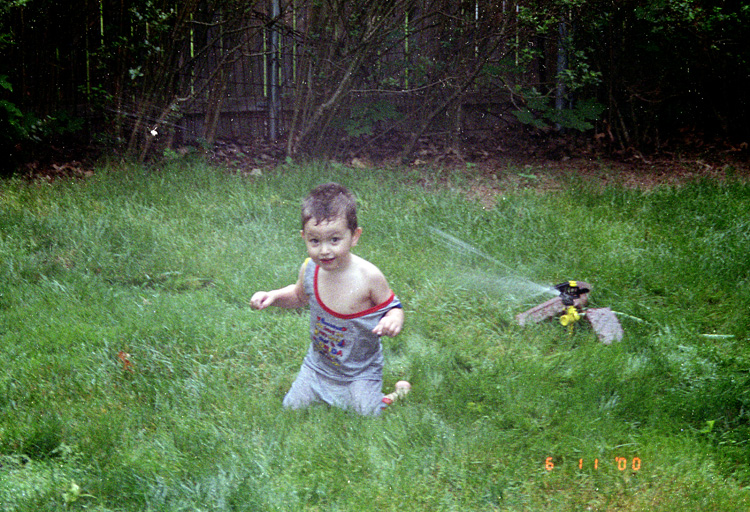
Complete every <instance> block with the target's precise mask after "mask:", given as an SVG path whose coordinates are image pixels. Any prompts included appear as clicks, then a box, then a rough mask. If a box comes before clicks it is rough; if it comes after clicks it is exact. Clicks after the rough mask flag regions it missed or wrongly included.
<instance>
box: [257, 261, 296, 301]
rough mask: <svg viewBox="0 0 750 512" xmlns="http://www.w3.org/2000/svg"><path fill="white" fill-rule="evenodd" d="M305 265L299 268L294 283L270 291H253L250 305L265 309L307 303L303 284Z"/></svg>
mask: <svg viewBox="0 0 750 512" xmlns="http://www.w3.org/2000/svg"><path fill="white" fill-rule="evenodd" d="M305 266H306V263H305V264H303V265H302V268H300V270H299V277H298V278H297V282H296V283H294V284H290V285H289V286H285V287H284V288H279V289H278V290H271V291H270V292H265V291H261V292H255V293H254V294H253V296H252V298H251V299H250V306H251V307H252V308H253V309H265V308H267V307H268V306H276V307H280V308H290V309H293V308H301V307H302V306H305V305H307V295H306V294H305V287H304V285H303V280H304V278H305Z"/></svg>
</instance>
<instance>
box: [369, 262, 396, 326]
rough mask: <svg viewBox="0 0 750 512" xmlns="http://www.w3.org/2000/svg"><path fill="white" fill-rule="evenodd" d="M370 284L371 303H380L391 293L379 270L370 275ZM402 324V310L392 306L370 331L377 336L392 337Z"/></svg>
mask: <svg viewBox="0 0 750 512" xmlns="http://www.w3.org/2000/svg"><path fill="white" fill-rule="evenodd" d="M371 286H372V288H371V291H370V297H371V299H372V302H373V304H382V303H383V302H385V301H387V300H388V298H389V297H390V296H391V294H392V293H393V291H392V290H391V287H390V286H388V281H386V279H385V276H384V275H383V274H382V273H381V272H380V271H378V272H377V273H376V274H375V275H374V276H372V281H371ZM403 326H404V310H403V309H402V308H393V309H391V310H389V311H388V312H387V313H386V314H385V315H383V318H381V319H380V322H378V325H376V326H375V329H373V330H372V332H373V333H375V334H377V335H378V336H390V337H394V336H397V335H398V333H400V332H401V329H402V328H403Z"/></svg>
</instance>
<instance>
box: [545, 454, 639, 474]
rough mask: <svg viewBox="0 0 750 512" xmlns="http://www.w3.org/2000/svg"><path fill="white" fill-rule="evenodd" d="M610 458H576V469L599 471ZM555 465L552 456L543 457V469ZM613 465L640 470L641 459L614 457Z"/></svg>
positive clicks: (548, 468)
mask: <svg viewBox="0 0 750 512" xmlns="http://www.w3.org/2000/svg"><path fill="white" fill-rule="evenodd" d="M610 461H611V459H602V460H601V461H600V460H599V459H598V458H596V459H594V460H593V461H592V460H590V459H578V469H581V470H583V469H593V470H594V471H599V469H600V467H601V466H602V465H604V464H607V463H608V462H610ZM556 467H557V463H556V462H555V458H554V457H547V458H546V459H544V469H546V470H547V471H554V470H555V469H556ZM614 467H616V468H617V469H618V470H619V471H627V470H628V469H629V470H631V471H640V470H641V467H642V461H641V458H640V457H632V458H627V457H615V458H614Z"/></svg>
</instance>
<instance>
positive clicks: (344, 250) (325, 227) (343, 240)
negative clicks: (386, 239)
mask: <svg viewBox="0 0 750 512" xmlns="http://www.w3.org/2000/svg"><path fill="white" fill-rule="evenodd" d="M301 233H302V238H304V239H305V245H306V246H307V255H308V256H310V258H312V260H313V261H314V262H315V263H316V264H317V265H319V266H320V267H322V268H323V270H340V269H343V268H345V267H346V266H347V265H348V264H349V261H350V255H351V252H350V251H351V248H352V247H354V246H355V245H357V242H358V241H359V236H360V235H361V234H362V228H357V229H355V230H354V231H351V230H350V229H349V228H348V227H347V224H346V219H344V218H343V217H336V218H334V219H332V220H324V221H321V222H318V221H317V219H310V220H308V221H307V223H305V229H303V230H302V232H301Z"/></svg>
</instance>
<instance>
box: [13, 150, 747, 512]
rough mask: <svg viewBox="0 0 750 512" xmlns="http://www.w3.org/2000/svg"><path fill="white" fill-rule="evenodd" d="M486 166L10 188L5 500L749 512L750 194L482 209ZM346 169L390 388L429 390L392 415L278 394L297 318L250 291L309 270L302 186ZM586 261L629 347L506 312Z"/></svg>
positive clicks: (531, 196)
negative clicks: (403, 382) (388, 314)
mask: <svg viewBox="0 0 750 512" xmlns="http://www.w3.org/2000/svg"><path fill="white" fill-rule="evenodd" d="M506 172H508V173H513V172H514V170H513V169H508V170H506ZM515 172H521V171H520V170H518V171H515ZM522 172H523V173H525V174H526V175H528V174H529V173H530V172H540V173H541V172H543V170H541V169H537V170H533V169H532V170H531V171H530V170H529V169H524V170H523V171H522ZM477 179H479V177H477V176H472V169H467V170H466V171H465V172H452V173H448V172H445V171H443V172H441V171H438V170H434V171H427V170H421V171H419V172H410V171H408V170H407V171H405V172H403V173H396V172H392V171H391V172H386V171H378V170H356V171H355V170H351V169H348V168H345V167H342V166H329V165H322V164H321V165H317V166H316V165H309V166H305V167H299V166H291V165H290V166H286V167H282V168H279V169H277V170H274V171H270V172H267V173H266V174H265V175H264V176H263V177H254V178H249V177H239V176H231V175H228V174H226V173H223V172H221V171H219V170H215V169H211V168H209V167H206V166H205V165H203V164H201V163H190V162H177V163H174V164H172V165H171V166H169V167H167V168H164V169H162V170H160V171H153V170H147V169H144V168H140V167H136V166H126V165H111V166H108V165H102V167H101V169H99V171H98V172H97V174H96V175H95V177H93V178H90V179H89V180H87V181H76V182H55V183H53V184H48V183H28V182H24V181H21V180H6V181H3V182H0V361H1V362H2V367H0V510H3V511H5V510H8V511H10V510H13V511H15V510H18V511H34V512H37V511H45V510H50V511H51V510H98V511H146V510H148V511H170V512H171V511H183V510H184V511H198V510H202V511H221V510H236V511H240V510H248V511H264V510H279V511H287V510H290V511H294V510H326V511H329V510H340V511H369V510H373V511H374V510H377V511H388V510H393V511H413V510H425V511H434V510H460V511H466V510H507V511H521V510H531V511H535V510H559V511H567V510H582V511H583V510H586V511H589V510H593V511H603V510H617V511H636V510H643V511H673V510H680V511H685V510H695V511H704V510H712V511H736V510H748V509H750V446H748V438H749V436H750V373H748V370H749V368H750V347H748V340H750V256H749V255H750V186H748V185H747V184H744V183H742V182H739V181H729V182H725V183H715V182H706V181H702V182H694V183H691V184H687V185H684V186H681V187H678V188H667V187H664V188H657V189H654V190H651V191H647V192H645V191H636V190H629V189H624V188H608V189H606V190H593V189H591V190H590V189H587V188H586V186H585V185H581V184H578V185H575V184H573V182H572V180H571V186H570V188H569V189H567V190H565V191H558V192H554V193H552V192H547V193H543V192H538V191H534V190H521V189H517V190H511V191H508V192H506V193H505V194H504V195H502V196H499V197H497V204H496V206H494V207H493V208H486V207H483V206H482V205H481V204H479V203H477V202H473V201H471V200H468V199H466V196H467V194H466V191H467V190H468V188H469V187H470V186H471V185H472V184H475V183H476V180H477ZM327 180H337V181H340V182H342V183H344V184H346V185H348V186H350V188H352V189H353V190H354V191H355V192H356V194H357V195H358V198H359V202H360V222H361V224H362V226H363V228H364V233H363V236H362V239H361V241H360V245H359V246H358V247H357V249H356V252H357V254H359V255H361V256H363V257H365V258H367V259H369V260H371V261H372V262H374V263H375V264H377V265H378V266H379V267H380V268H381V269H382V270H383V272H384V273H385V274H386V276H387V277H388V278H389V280H390V283H391V286H392V287H393V288H394V290H395V291H396V293H398V295H399V296H400V298H401V299H402V301H403V302H404V304H405V307H406V313H407V322H406V326H405V329H404V332H403V333H402V334H401V335H400V336H399V337H397V338H395V339H384V346H385V351H386V370H385V385H386V390H387V391H389V390H391V389H392V386H393V384H394V383H395V382H396V381H397V380H400V379H408V380H409V381H411V383H412V385H413V391H412V393H411V394H410V395H409V396H408V398H407V399H406V400H405V401H404V402H400V403H398V404H396V405H394V406H393V407H391V408H389V409H388V410H387V411H386V412H385V413H384V414H383V416H382V417H380V418H377V419H372V418H362V417H358V416H355V415H353V414H349V413H346V412H342V411H340V410H337V409H329V408H326V407H313V408H311V409H309V410H306V411H298V412H290V411H284V410H282V409H281V399H282V397H283V396H284V393H285V392H286V390H287V389H288V387H289V385H290V384H291V382H292V381H293V379H294V377H295V374H296V372H297V370H298V368H299V365H300V363H301V361H302V358H303V355H304V353H305V351H306V348H307V343H308V342H307V340H306V329H307V316H306V312H305V311H288V310H278V309H273V310H267V311H263V312H256V311H252V310H251V309H250V307H249V305H248V300H249V297H250V296H251V294H252V293H253V292H254V291H256V290H258V289H269V288H272V287H278V286H281V285H285V284H288V283H290V282H292V281H293V280H294V279H295V277H296V274H297V270H298V268H299V265H300V264H301V262H302V260H303V258H304V257H305V251H304V246H303V243H302V240H301V238H300V237H299V234H298V231H299V203H300V199H301V198H302V197H303V196H304V195H305V194H306V193H307V191H308V190H309V189H310V188H311V187H313V186H314V185H317V184H319V183H321V182H323V181H327ZM425 182H431V183H440V186H432V187H425V186H424V183H425ZM437 230H439V231H437ZM440 232H442V233H447V234H450V235H451V236H454V237H457V238H458V239H460V240H461V241H463V243H448V242H447V239H446V238H445V237H440V236H436V233H440ZM568 279H578V280H584V281H587V282H589V283H591V284H592V287H593V292H592V294H591V297H590V303H591V305H593V306H608V307H610V308H612V309H613V310H615V311H616V312H617V314H618V316H619V319H620V321H621V323H622V325H623V328H624V331H625V337H624V340H623V341H622V342H620V343H618V344H615V345H611V346H605V345H602V344H601V343H599V342H598V341H597V340H596V337H595V335H594V334H593V333H592V331H591V329H590V327H588V325H587V324H585V323H581V324H579V325H577V326H576V327H575V329H574V330H573V331H572V333H569V332H568V331H567V330H566V329H565V328H563V327H562V326H560V325H559V323H557V322H554V321H549V322H546V323H542V324H539V325H534V326H529V327H523V328H522V327H520V326H518V325H517V324H516V323H515V322H514V316H515V315H516V314H517V313H519V312H521V311H523V310H525V309H527V308H528V307H530V306H532V305H535V304H537V303H539V302H541V301H543V300H546V299H547V298H549V296H539V295H538V290H539V286H538V284H542V285H545V286H547V285H552V284H556V283H559V282H561V281H565V280H568ZM535 293H536V294H537V295H535Z"/></svg>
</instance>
